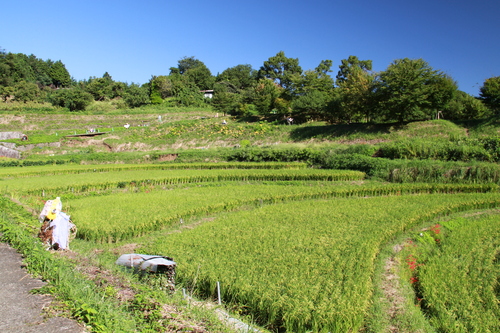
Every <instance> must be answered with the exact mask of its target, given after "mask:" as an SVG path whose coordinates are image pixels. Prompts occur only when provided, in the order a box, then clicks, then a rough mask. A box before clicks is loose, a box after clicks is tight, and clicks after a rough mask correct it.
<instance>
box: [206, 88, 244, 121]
mask: <svg viewBox="0 0 500 333" xmlns="http://www.w3.org/2000/svg"><path fill="white" fill-rule="evenodd" d="M237 91H238V89H237V88H236V87H234V86H233V85H232V84H230V83H228V82H221V83H216V84H215V87H214V97H213V98H212V106H213V108H214V109H215V110H216V111H218V112H221V113H222V114H224V115H226V114H233V115H236V113H237V111H236V110H237V109H238V105H239V104H240V102H241V95H240V94H238V93H237Z"/></svg>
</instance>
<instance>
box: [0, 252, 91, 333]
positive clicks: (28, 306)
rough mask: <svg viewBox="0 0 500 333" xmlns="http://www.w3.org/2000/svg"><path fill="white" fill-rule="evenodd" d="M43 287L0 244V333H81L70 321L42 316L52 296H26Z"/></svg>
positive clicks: (15, 255)
mask: <svg viewBox="0 0 500 333" xmlns="http://www.w3.org/2000/svg"><path fill="white" fill-rule="evenodd" d="M44 284H45V283H44V282H42V281H41V280H38V279H33V278H32V277H31V275H29V274H28V273H27V272H26V270H25V269H24V268H22V258H21V255H20V254H19V253H17V252H16V251H15V250H14V249H12V248H11V247H10V246H8V245H7V244H5V243H0V313H1V315H0V332H7V333H8V332H16V333H31V332H37V333H60V332H72V333H78V332H85V330H84V329H83V328H82V327H81V326H79V325H78V324H77V322H76V321H74V320H71V319H68V318H63V317H50V318H47V316H44V314H43V308H44V307H47V306H48V305H49V304H50V303H51V301H52V297H50V296H47V295H34V294H31V293H30V290H31V289H34V288H40V287H42V286H43V285H44Z"/></svg>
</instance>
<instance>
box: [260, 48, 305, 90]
mask: <svg viewBox="0 0 500 333" xmlns="http://www.w3.org/2000/svg"><path fill="white" fill-rule="evenodd" d="M300 75H302V68H301V67H300V66H299V59H298V58H295V59H294V58H287V57H286V56H285V52H283V51H280V52H278V53H277V54H276V55H275V56H274V57H270V58H269V59H268V60H266V61H264V65H263V66H261V67H260V69H259V72H258V75H257V76H258V78H259V79H263V78H266V79H271V80H272V81H273V82H275V83H277V84H278V85H279V86H280V87H282V88H283V89H284V91H285V92H286V93H287V94H288V96H289V97H290V96H291V95H292V92H293V86H294V82H297V81H298V80H299V79H300Z"/></svg>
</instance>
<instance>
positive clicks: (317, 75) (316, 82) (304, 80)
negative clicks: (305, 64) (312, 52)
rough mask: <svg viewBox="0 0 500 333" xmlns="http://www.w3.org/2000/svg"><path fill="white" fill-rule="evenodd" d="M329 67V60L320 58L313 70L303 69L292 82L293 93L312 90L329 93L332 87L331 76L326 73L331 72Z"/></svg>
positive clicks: (303, 92) (330, 62) (299, 93)
mask: <svg viewBox="0 0 500 333" xmlns="http://www.w3.org/2000/svg"><path fill="white" fill-rule="evenodd" d="M331 67H332V61H331V60H322V61H321V63H320V64H319V65H318V67H316V68H315V69H314V70H306V71H304V73H303V74H302V75H301V76H300V77H298V78H297V80H296V81H295V82H294V85H295V94H296V95H303V94H305V93H307V92H310V91H312V90H318V91H321V92H323V93H326V94H331V93H332V91H333V88H334V82H333V78H332V77H331V76H330V75H329V74H328V73H330V72H331Z"/></svg>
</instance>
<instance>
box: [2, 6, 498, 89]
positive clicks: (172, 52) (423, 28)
mask: <svg viewBox="0 0 500 333" xmlns="http://www.w3.org/2000/svg"><path fill="white" fill-rule="evenodd" d="M2 2H3V3H2V6H1V10H2V15H1V17H2V18H1V21H0V36H1V37H0V48H2V49H4V50H5V51H7V52H13V53H25V54H34V55H35V56H37V57H38V58H41V59H44V60H47V59H52V60H54V61H55V60H61V61H62V62H63V63H64V64H65V65H66V68H67V69H68V71H69V73H70V74H71V76H73V77H74V78H75V79H76V80H82V79H88V78H89V77H91V76H97V77H100V76H102V75H103V74H104V73H105V72H109V74H110V75H111V76H112V77H113V79H114V80H116V81H123V82H128V83H132V82H134V83H139V84H142V83H146V82H148V81H149V79H150V78H151V75H167V74H168V73H169V68H170V67H176V66H177V63H178V61H179V60H180V59H181V58H183V57H185V56H187V57H190V56H194V57H195V58H197V59H199V60H201V61H202V62H203V63H205V65H206V66H207V67H208V68H209V69H210V71H211V72H212V74H213V75H216V74H217V73H219V72H222V71H223V70H224V69H226V68H229V67H233V66H236V65H239V64H250V65H251V66H252V67H253V68H254V69H259V67H260V66H262V64H263V62H264V61H265V60H267V59H269V58H270V57H272V56H274V55H276V53H278V52H279V51H284V52H285V55H286V56H287V57H290V58H298V59H299V64H300V65H301V67H302V69H303V70H307V69H314V68H315V67H316V66H317V65H318V64H319V63H320V62H321V60H325V59H329V60H332V61H333V66H332V70H333V72H332V73H331V75H332V76H333V77H335V75H336V74H337V71H338V66H339V64H340V61H341V60H342V59H346V58H348V57H349V55H355V56H357V57H358V58H360V59H362V60H367V59H369V60H372V61H373V70H374V71H382V70H385V69H386V68H387V66H388V65H389V64H390V63H391V62H392V61H394V60H395V59H400V58H405V57H407V58H411V59H417V58H423V59H424V60H426V61H427V62H428V63H429V64H430V65H431V66H432V67H433V68H434V69H439V70H442V71H444V72H445V73H447V74H448V75H450V76H451V77H452V78H453V79H454V80H456V81H457V83H458V85H459V89H461V90H463V91H465V92H467V93H469V94H471V95H474V96H477V95H478V94H479V87H480V86H481V85H482V84H483V82H484V80H485V79H487V78H489V77H493V76H500V61H499V60H500V38H499V34H500V19H499V17H500V1H498V0H476V1H472V0H469V1H466V0H455V1H451V0H433V1H431V0H420V1H405V0H399V1H396V0H378V1H376V0H372V1H367V0H354V1H352V0H351V1H348V0H344V1H337V0H321V1H320V0H309V1H303V0H302V1H295V0H288V1H282V0H267V1H262V0H254V1H238V0H236V1H234V0H233V1H226V0H212V1H199V0H191V1H190V0H185V1H172V0H142V1H138V0H136V1H128V0H121V1H115V0H99V1H95V0H85V1H73V0H65V1H60V0H52V1H39V0H38V1H32V0H29V1H25V0H18V1H12V0H11V1H2Z"/></svg>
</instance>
